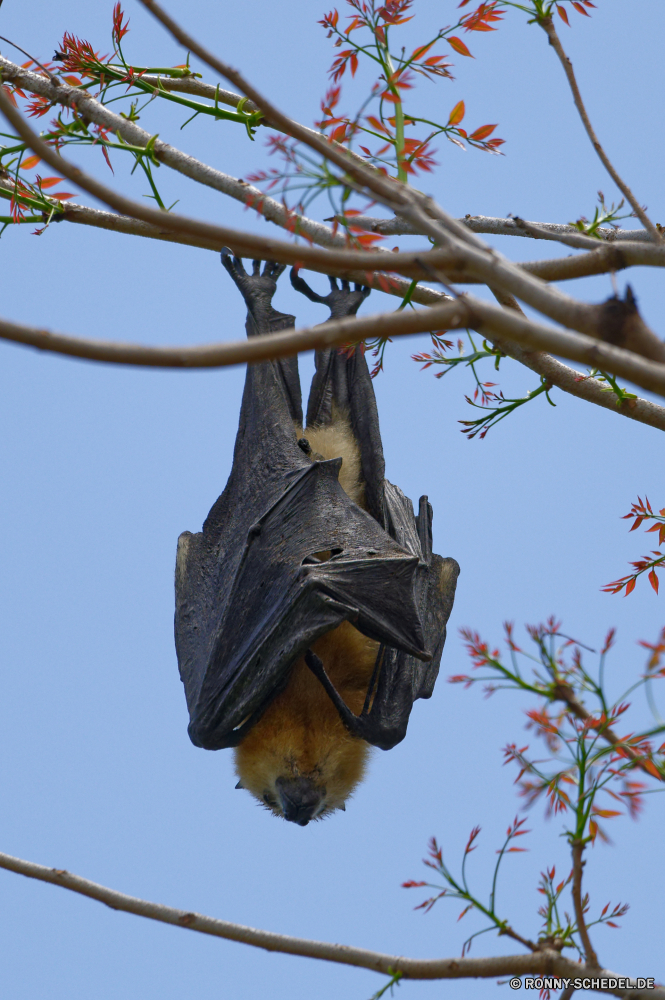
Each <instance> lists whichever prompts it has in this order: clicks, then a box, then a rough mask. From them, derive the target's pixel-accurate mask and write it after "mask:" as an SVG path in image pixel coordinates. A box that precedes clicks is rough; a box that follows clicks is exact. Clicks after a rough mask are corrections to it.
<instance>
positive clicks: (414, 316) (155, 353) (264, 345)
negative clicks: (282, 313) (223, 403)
mask: <svg viewBox="0 0 665 1000" xmlns="http://www.w3.org/2000/svg"><path fill="white" fill-rule="evenodd" d="M468 318H469V317H468V310H467V309H466V308H465V307H464V305H463V304H461V303H458V302H456V301H453V302H451V301H450V300H448V301H447V302H445V303H443V304H441V305H438V306H434V307H433V308H431V309H427V310H422V309H419V310H417V311H411V310H409V311H407V310H403V311H399V312H394V313H387V314H386V313H377V314H376V315H374V316H362V317H360V318H358V317H356V316H351V317H345V318H344V319H340V320H334V321H332V322H329V323H324V324H321V325H320V326H314V327H305V328H304V329H302V330H285V331H283V332H280V333H271V334H267V335H263V336H258V337H251V338H250V339H249V340H239V341H232V342H231V343H223V344H204V345H196V346H192V347H149V346H146V345H143V344H122V343H115V342H111V341H103V340H85V339H82V338H79V337H71V336H69V335H67V334H61V333H51V332H50V331H49V330H42V329H39V328H38V327H31V326H24V325H23V324H21V323H10V322H9V321H7V320H0V338H2V339H4V340H10V341H13V342H14V343H18V344H24V345H26V346H30V347H36V348H38V349H39V350H42V351H51V352H52V353H54V354H67V355H69V356H70V357H76V358H85V359H87V360H89V361H104V362H107V363H111V364H122V365H140V366H146V367H152V368H221V367H227V366H229V365H239V364H244V363H248V364H251V363H255V362H258V361H268V360H271V359H274V358H283V357H288V356H289V355H293V354H298V353H300V352H301V351H312V350H323V349H325V348H327V347H332V346H335V345H341V344H348V343H358V342H359V341H361V340H369V339H373V338H375V337H397V336H403V335H405V334H410V333H422V332H423V331H426V330H428V329H435V328H438V326H439V325H443V326H446V327H450V328H451V329H455V328H458V327H460V326H461V327H464V326H466V325H467V319H468ZM622 353H625V352H622ZM662 367H663V370H664V378H663V393H664V395H665V365H664V366H662Z"/></svg>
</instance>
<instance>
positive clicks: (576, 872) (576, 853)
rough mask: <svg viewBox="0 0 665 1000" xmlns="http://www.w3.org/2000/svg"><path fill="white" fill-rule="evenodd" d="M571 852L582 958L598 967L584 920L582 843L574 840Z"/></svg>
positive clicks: (574, 899)
mask: <svg viewBox="0 0 665 1000" xmlns="http://www.w3.org/2000/svg"><path fill="white" fill-rule="evenodd" d="M572 852H573V886H572V894H573V906H574V908H575V921H576V923H577V932H578V934H579V936H580V939H581V941H582V947H583V948H584V958H585V960H586V963H587V965H588V966H590V967H591V968H592V969H594V968H598V956H597V955H596V952H595V950H594V947H593V945H592V944H591V938H590V937H589V931H588V929H587V925H586V922H585V920H584V901H583V899H582V870H583V868H584V861H583V860H582V854H583V852H584V845H583V844H581V843H580V842H579V841H575V842H574V843H573V845H572Z"/></svg>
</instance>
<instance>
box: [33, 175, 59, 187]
mask: <svg viewBox="0 0 665 1000" xmlns="http://www.w3.org/2000/svg"><path fill="white" fill-rule="evenodd" d="M63 179H64V178H62V177H42V179H41V181H40V182H39V184H40V187H43V188H50V187H55V185H56V184H61V183H62V181H63Z"/></svg>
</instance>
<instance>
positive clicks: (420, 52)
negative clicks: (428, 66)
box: [411, 38, 437, 59]
mask: <svg viewBox="0 0 665 1000" xmlns="http://www.w3.org/2000/svg"><path fill="white" fill-rule="evenodd" d="M436 41H437V39H436V38H435V39H434V42H430V43H429V45H419V46H418V48H417V49H414V50H413V52H412V53H411V59H421V58H422V57H423V56H424V55H425V53H426V52H429V50H430V49H431V48H432V46H433V45H434V43H435V42H436Z"/></svg>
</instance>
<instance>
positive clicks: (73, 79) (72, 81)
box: [62, 76, 81, 87]
mask: <svg viewBox="0 0 665 1000" xmlns="http://www.w3.org/2000/svg"><path fill="white" fill-rule="evenodd" d="M62 79H63V80H64V81H65V82H66V83H68V84H69V86H70V87H80V86H81V81H80V80H79V78H78V77H77V76H63V78H62Z"/></svg>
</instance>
